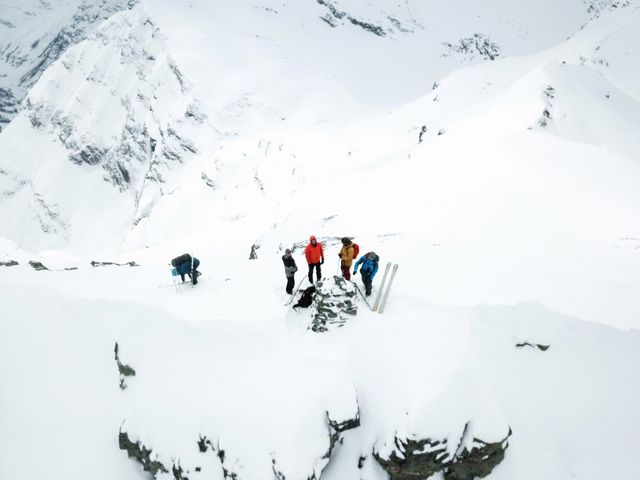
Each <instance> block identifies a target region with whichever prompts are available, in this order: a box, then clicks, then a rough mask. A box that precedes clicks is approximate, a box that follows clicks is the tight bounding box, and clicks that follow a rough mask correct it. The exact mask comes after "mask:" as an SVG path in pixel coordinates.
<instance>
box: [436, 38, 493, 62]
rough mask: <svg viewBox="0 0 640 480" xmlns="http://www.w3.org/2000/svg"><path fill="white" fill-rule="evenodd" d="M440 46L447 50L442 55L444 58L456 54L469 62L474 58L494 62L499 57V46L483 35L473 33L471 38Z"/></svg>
mask: <svg viewBox="0 0 640 480" xmlns="http://www.w3.org/2000/svg"><path fill="white" fill-rule="evenodd" d="M442 45H444V46H445V47H446V49H447V51H446V52H445V53H444V54H443V56H445V57H448V56H450V55H452V54H454V53H457V54H459V55H462V56H464V57H466V58H467V59H469V60H471V59H473V58H475V57H476V56H480V57H481V58H484V59H488V60H495V59H496V58H498V57H499V56H500V46H499V45H498V44H497V43H495V42H493V41H491V39H490V38H489V37H488V36H487V35H485V34H483V33H474V34H473V35H472V36H471V37H465V38H461V39H460V40H458V42H457V43H449V42H444V43H443V44H442Z"/></svg>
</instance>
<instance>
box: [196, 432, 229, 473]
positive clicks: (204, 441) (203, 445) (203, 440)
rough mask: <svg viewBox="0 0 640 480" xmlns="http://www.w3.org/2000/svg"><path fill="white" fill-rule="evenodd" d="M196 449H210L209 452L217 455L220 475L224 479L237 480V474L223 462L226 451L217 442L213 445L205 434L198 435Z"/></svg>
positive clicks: (203, 451) (202, 451)
mask: <svg viewBox="0 0 640 480" xmlns="http://www.w3.org/2000/svg"><path fill="white" fill-rule="evenodd" d="M198 449H199V450H200V453H206V452H207V451H209V449H210V450H211V452H212V453H214V454H215V455H216V456H217V457H218V459H219V460H220V465H221V466H222V476H223V477H224V478H225V480H227V479H229V480H238V475H237V474H236V473H235V472H232V471H231V470H229V467H228V466H227V465H226V464H225V459H226V458H227V457H226V453H225V451H224V450H223V449H222V448H220V444H219V443H218V444H217V445H216V446H215V447H214V445H213V442H212V441H211V440H209V439H208V438H207V436H206V435H200V438H199V439H198Z"/></svg>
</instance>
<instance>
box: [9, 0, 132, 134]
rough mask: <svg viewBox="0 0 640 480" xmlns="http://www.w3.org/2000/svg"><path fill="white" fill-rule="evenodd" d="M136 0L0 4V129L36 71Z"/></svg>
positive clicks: (37, 75) (32, 0)
mask: <svg viewBox="0 0 640 480" xmlns="http://www.w3.org/2000/svg"><path fill="white" fill-rule="evenodd" d="M136 3H138V0H99V1H89V0H64V1H57V2H54V3H51V2H46V1H40V0H26V1H20V2H5V3H3V4H2V5H0V131H2V129H3V128H4V127H5V126H6V124H7V123H8V122H10V121H11V119H12V118H13V117H14V116H15V114H16V113H17V111H18V109H19V105H20V103H21V101H22V99H23V98H24V96H25V95H26V93H27V92H28V90H29V89H30V88H31V87H32V86H33V85H34V84H35V83H36V81H37V80H38V79H39V78H40V76H41V75H42V73H43V72H44V71H45V70H46V69H47V68H48V67H49V65H51V64H52V63H53V62H54V61H56V60H57V59H58V58H60V56H62V54H63V53H64V52H65V51H66V50H67V49H68V48H69V47H70V46H72V45H75V44H76V43H78V42H80V41H82V40H84V39H85V38H86V37H87V36H88V35H89V34H90V33H91V32H93V31H94V30H95V28H96V27H97V26H98V25H99V24H100V23H102V22H103V21H104V20H106V19H107V18H109V17H110V16H112V15H113V14H115V13H117V12H120V11H122V10H125V9H128V8H132V7H133V5H135V4H136Z"/></svg>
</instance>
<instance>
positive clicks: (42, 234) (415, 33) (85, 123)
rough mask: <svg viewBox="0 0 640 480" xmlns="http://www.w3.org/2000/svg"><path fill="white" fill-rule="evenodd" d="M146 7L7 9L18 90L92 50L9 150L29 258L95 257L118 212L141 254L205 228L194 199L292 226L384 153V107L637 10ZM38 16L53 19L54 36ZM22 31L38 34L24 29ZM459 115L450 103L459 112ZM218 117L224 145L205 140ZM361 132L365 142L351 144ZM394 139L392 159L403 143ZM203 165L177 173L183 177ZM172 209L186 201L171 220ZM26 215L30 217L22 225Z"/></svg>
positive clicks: (157, 2) (40, 97) (19, 122)
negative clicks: (319, 184)
mask: <svg viewBox="0 0 640 480" xmlns="http://www.w3.org/2000/svg"><path fill="white" fill-rule="evenodd" d="M134 3H135V2H132V1H129V2H124V1H119V2H118V1H108V2H107V1H103V2H99V3H91V2H78V1H76V2H71V1H70V2H68V3H65V4H63V5H61V6H60V9H59V10H56V12H57V13H56V14H55V16H54V12H53V11H52V8H51V7H50V6H48V5H47V4H44V3H33V5H26V6H23V7H22V8H21V9H18V8H10V7H9V6H7V7H5V16H6V18H9V20H6V22H5V24H3V25H4V27H5V34H6V35H7V36H6V40H5V44H6V45H7V47H6V48H5V51H6V52H13V53H11V54H10V55H9V53H7V54H6V55H5V57H6V58H7V60H6V61H7V62H12V64H11V66H10V68H9V67H7V74H6V80H7V82H9V83H8V84H7V85H9V84H10V83H11V82H13V83H14V84H15V79H18V78H19V79H20V81H19V82H18V84H17V85H22V83H24V86H25V88H27V87H28V86H31V85H32V83H33V82H34V81H35V80H36V79H37V78H39V77H40V75H41V72H42V70H43V69H45V68H46V67H48V66H49V64H50V63H51V62H53V60H55V59H57V58H58V57H60V55H61V54H62V52H63V51H64V50H66V49H67V47H68V46H69V45H71V44H73V43H75V42H78V41H81V44H80V45H77V46H76V47H74V48H72V49H70V50H69V51H67V53H66V54H65V55H64V56H63V57H62V58H60V59H59V61H57V62H55V63H54V64H53V65H52V66H51V68H49V70H48V71H47V72H46V75H44V76H43V77H42V78H41V80H40V81H39V82H38V84H37V85H35V87H34V88H33V89H32V91H31V92H30V93H29V96H28V97H27V99H26V100H25V102H24V111H23V112H22V113H21V115H20V116H19V117H18V118H17V119H16V121H15V122H14V124H15V125H13V126H12V129H10V130H8V131H7V132H6V135H2V138H0V170H1V171H2V172H4V173H2V174H1V175H2V177H1V178H0V181H2V182H3V184H4V185H5V186H4V187H3V190H4V192H5V195H4V196H5V200H4V204H5V208H3V211H4V212H3V214H0V225H2V226H1V227H0V232H1V233H2V234H3V235H5V236H8V237H11V238H13V239H15V240H18V241H19V242H21V243H22V244H23V245H25V246H28V247H30V248H42V247H46V246H48V247H51V246H64V245H73V248H79V249H83V250H91V249H95V248H96V238H95V231H96V229H95V228H94V225H95V223H94V222H95V219H97V218H98V217H100V216H102V215H106V216H107V218H110V219H113V220H114V221H111V222H110V223H111V224H112V225H113V228H112V229H109V232H110V233H109V235H105V234H106V232H103V234H102V235H101V236H100V238H101V239H102V242H101V244H102V245H103V246H104V248H107V245H111V246H115V245H120V244H121V243H122V242H125V248H132V247H140V246H146V245H148V244H149V243H158V242H162V241H170V240H171V239H173V238H175V237H176V236H177V232H176V230H175V229H167V228H166V227H163V225H167V224H172V225H175V224H177V223H178V222H179V223H180V224H181V225H184V229H185V230H189V231H193V230H194V229H198V228H200V226H201V224H202V221H203V218H202V216H201V215H194V214H193V213H185V211H189V210H190V207H192V206H193V205H195V204H197V205H201V206H203V207H204V208H206V209H207V210H208V211H210V212H212V214H213V217H214V218H215V217H218V216H219V215H218V212H220V213H221V215H222V216H223V220H231V221H235V220H237V219H241V218H246V217H247V213H246V212H244V210H246V207H247V205H249V203H259V204H260V205H261V206H263V207H264V208H260V209H259V210H260V211H262V212H264V211H266V210H267V209H268V208H269V209H271V210H273V209H278V210H279V211H278V212H276V217H277V218H286V217H287V216H288V215H289V213H290V212H287V211H286V208H283V205H285V203H284V202H286V201H287V200H288V199H289V198H290V195H291V194H292V192H293V190H294V188H293V187H290V185H293V184H295V183H296V182H299V181H300V180H301V179H304V178H307V179H310V178H313V177H315V176H317V171H318V170H317V168H316V166H317V165H318V164H321V165H322V166H323V167H322V169H323V170H324V169H327V168H336V166H334V165H333V160H338V159H339V161H340V162H339V165H337V168H340V169H341V168H342V165H340V163H345V162H343V159H344V158H347V159H351V158H355V155H357V154H358V152H365V151H369V152H372V153H373V152H374V149H372V148H370V146H371V145H379V142H377V141H376V140H375V139H371V138H367V130H366V129H364V128H358V126H360V125H363V124H364V123H367V124H369V123H370V118H371V117H372V116H374V117H375V118H377V119H378V120H379V121H380V122H381V123H380V125H379V126H378V127H379V128H384V129H387V128H388V127H389V123H388V119H385V118H384V114H382V115H381V114H380V112H381V111H382V112H385V113H386V112H389V111H394V110H397V109H398V107H399V106H401V105H404V104H407V103H411V102H415V101H416V99H418V98H421V97H423V96H424V95H425V93H427V92H428V91H429V89H430V88H432V85H436V83H437V82H438V81H440V80H441V79H442V77H444V76H446V75H447V74H448V73H449V72H451V71H454V70H456V69H458V68H460V67H461V66H464V65H469V64H475V63H478V62H482V61H491V60H496V59H500V58H503V57H510V56H513V55H521V54H526V53H530V52H535V51H539V50H540V49H542V48H546V47H549V46H551V45H553V44H555V43H557V42H560V41H562V40H564V39H565V38H566V37H568V36H570V35H572V34H574V33H575V32H576V31H578V30H579V28H580V27H581V26H582V25H584V24H585V23H587V22H588V21H589V20H590V19H591V18H595V17H597V16H599V15H601V13H602V12H603V11H606V10H611V9H615V8H618V7H619V8H622V6H624V5H626V3H625V4H621V3H620V2H598V3H597V4H593V5H591V4H589V5H585V4H584V3H583V2H579V1H574V2H565V3H564V4H563V5H562V6H561V7H558V6H557V5H555V4H554V2H551V1H547V2H542V3H540V2H536V3H535V4H533V3H532V4H526V5H518V6H514V5H512V4H511V3H509V2H493V3H491V4H488V5H479V4H477V2H469V1H468V0H459V1H458V2H457V3H456V4H455V5H447V6H446V7H444V6H442V5H440V4H439V3H437V2H408V1H405V2H401V3H397V2H390V1H382V0H381V1H378V2H375V3H374V4H372V3H371V2H364V1H358V2H348V3H346V2H337V1H329V0H327V1H325V0H322V1H316V2H310V3H296V4H294V5H288V4H279V3H277V2H273V4H268V3H267V4H264V5H263V4H255V3H254V2H251V1H243V2H233V3H227V4H225V3H217V4H211V3H210V2H205V1H201V0H196V1H194V2H192V3H191V4H190V5H189V7H188V8H186V7H185V6H184V5H181V4H175V2H166V1H164V0H147V1H145V2H144V4H141V5H140V6H138V7H135V6H134ZM614 7H615V8H614ZM551 10H553V11H554V15H553V16H552V18H549V11H551ZM118 11H121V13H119V14H116V13H115V12H118ZM34 12H35V13H34ZM144 12H149V14H150V16H149V15H148V14H147V13H144ZM32 13H33V15H32ZM21 16H22V17H25V16H28V17H29V18H30V19H32V20H33V21H34V22H35V21H36V20H35V19H39V20H38V21H39V22H40V23H38V24H37V25H36V26H37V27H38V28H35V27H34V28H31V27H30V25H31V24H29V22H25V21H22V20H20V19H21V18H22V17H21ZM107 17H110V20H108V21H107V22H106V23H104V24H103V25H101V26H98V24H99V23H100V22H101V21H102V20H103V19H105V18H107ZM68 18H71V20H68ZM11 19H13V20H11ZM30 21H31V20H30ZM22 26H24V29H25V30H24V32H23V30H21V29H20V30H19V32H23V33H24V35H22V36H20V35H17V36H16V35H13V33H14V32H13V31H11V32H9V31H10V30H11V29H14V30H15V29H18V28H19V27H20V28H22ZM27 27H29V28H27ZM96 28H97V29H98V30H97V31H96V33H91V32H93V31H94V30H95V29H96ZM25 32H29V34H28V35H27V33H25ZM51 32H57V33H55V35H54V34H53V33H51ZM16 33H17V32H16ZM34 36H35V37H37V38H35V37H34ZM32 37H33V38H32ZM49 37H51V38H49ZM18 39H22V40H21V41H20V43H16V42H17V41H18ZM45 39H48V40H47V41H46V42H45ZM83 39H84V40H83ZM45 43H46V44H47V45H48V47H47V48H46V49H45V51H44V52H43V53H42V55H38V56H33V58H32V56H29V55H27V54H26V53H24V52H23V50H25V48H26V47H24V45H28V44H29V45H36V46H37V45H44V44H45ZM14 47H15V48H14ZM21 52H22V53H21ZM34 55H35V54H34ZM18 58H19V59H21V60H20V61H18V60H16V59H18ZM35 58H38V62H35V60H34V59H35ZM496 76H498V75H496ZM12 79H13V80H12ZM7 88H8V89H9V90H7V91H10V90H11V88H13V87H11V88H9V87H7ZM21 88H22V87H21ZM460 88H461V89H462V90H465V89H467V88H468V86H467V85H460ZM11 92H13V93H9V94H8V95H10V96H12V97H15V98H17V99H19V98H21V95H22V94H17V93H15V92H14V91H13V90H11ZM461 94H462V92H457V94H456V95H461ZM536 95H538V92H536ZM11 101H12V100H6V101H5V103H6V104H7V105H9V104H10V103H11ZM450 101H454V100H450ZM576 101H578V102H579V100H576ZM450 106H451V104H450V103H449V102H443V104H442V109H443V110H444V109H447V108H450ZM435 107H436V109H437V106H435ZM8 108H9V107H8ZM430 110H433V106H430V107H429V108H428V109H427V110H425V112H428V111H430ZM541 114H542V112H541ZM425 116H426V117H428V116H429V113H425ZM396 117H399V115H396ZM207 118H208V119H210V121H211V122H212V123H213V124H215V125H216V127H217V128H219V129H220V131H221V132H222V135H218V134H217V133H216V132H215V131H214V130H213V129H212V128H211V127H206V128H205V127H204V126H205V125H206V124H207V120H206V119H207ZM400 122H402V123H406V122H404V120H400ZM423 126H425V124H424V123H418V124H417V125H411V126H409V128H410V129H416V128H417V129H421V128H422V127H423ZM201 127H202V128H201ZM441 128H444V126H443V127H441ZM345 129H347V130H348V131H350V132H351V134H352V136H357V137H359V140H358V141H357V142H356V141H354V140H353V138H347V137H346V136H345V135H343V134H342V133H343V132H344V131H345ZM438 131H439V130H438ZM254 135H259V138H255V137H254ZM27 138H28V139H30V140H29V141H24V139H27ZM225 138H226V139H227V141H225V140H223V139H225ZM384 138H385V141H386V144H385V145H384V146H383V149H384V150H388V149H389V148H391V149H396V147H395V146H392V145H395V144H397V143H398V141H400V142H402V141H403V139H402V138H391V137H390V136H389V135H385V136H384ZM338 139H339V140H338ZM612 142H613V143H618V139H612ZM624 142H627V140H623V143H624ZM198 143H199V145H197V144H198ZM390 146H391V147H390ZM627 147H629V146H628V145H627V146H626V147H621V148H627ZM630 147H631V148H633V144H632V145H631V146H630ZM613 148H614V150H615V149H617V148H618V147H617V146H615V147H613ZM45 149H46V151H47V154H46V158H45V156H44V155H43V151H44V150H45ZM627 150H628V148H627ZM276 151H277V152H278V158H275V157H273V155H272V154H273V153H274V152H276ZM269 152H271V153H269ZM191 157H195V158H194V161H191V162H189V163H190V164H189V166H185V167H186V168H185V169H180V171H181V173H178V172H177V170H176V168H175V167H176V166H177V165H178V164H182V163H184V162H185V161H186V160H188V159H189V158H191ZM260 157H263V158H264V159H263V160H261V161H260V162H259V165H258V164H256V162H257V158H260ZM368 158H369V159H370V160H371V159H375V158H376V154H375V153H373V155H369V156H368ZM349 164H350V165H352V164H351V163H349ZM54 165H56V166H55V167H54ZM74 167H76V168H74ZM171 169H173V173H172V174H171V175H168V172H169V171H170V170H171ZM45 172H46V173H45ZM90 172H93V173H90ZM292 172H293V174H291V173H292ZM290 174H291V175H290ZM86 175H89V176H90V177H92V178H94V177H95V178H97V177H98V176H100V175H102V178H103V179H104V180H106V182H107V183H108V184H110V185H113V187H114V188H115V191H112V190H111V189H109V188H105V185H98V186H96V188H97V189H98V190H101V191H102V190H104V193H101V194H100V195H95V194H92V195H89V197H87V198H85V197H83V201H78V200H80V198H79V197H78V196H75V195H74V196H73V197H74V198H73V200H68V199H66V198H65V197H67V196H68V195H67V194H66V192H64V190H65V189H61V188H60V184H61V181H62V179H64V183H65V184H68V183H69V182H68V179H69V178H76V179H77V180H74V182H73V183H74V187H73V188H72V189H74V190H77V189H78V188H80V189H85V187H84V185H85V184H86V183H87V180H86V178H85V176H86ZM36 177H37V180H35V183H34V178H36ZM289 177H291V178H290V179H289ZM284 178H288V180H289V181H286V182H283V179H284ZM94 180H95V179H93V180H91V181H90V182H89V183H91V184H93V182H94ZM78 184H82V185H83V186H80V185H78ZM50 185H51V187H50ZM283 186H284V187H283ZM179 187H181V188H179ZM92 189H93V187H91V188H86V191H87V192H88V191H92ZM61 190H62V192H61ZM118 191H119V192H124V194H123V195H121V194H119V193H118ZM18 192H22V194H19V193H18ZM274 192H275V195H274ZM174 193H175V194H176V195H173V194H174ZM88 198H91V200H90V201H87V200H88ZM94 199H98V200H97V201H93V200H94ZM101 199H108V201H105V202H103V201H102V200H101ZM163 199H165V200H169V199H170V201H169V202H168V203H170V206H164V205H163V206H161V207H160V208H156V207H157V206H158V205H159V203H161V202H162V200H163ZM232 199H236V200H237V202H236V203H232V208H231V209H229V208H222V207H221V205H222V203H221V200H225V201H227V200H232ZM165 203H166V202H165ZM243 205H244V206H243ZM21 209H22V210H26V211H27V212H29V214H27V215H22V214H16V213H15V212H16V211H20V210H21ZM154 210H155V211H156V215H155V216H153V215H152V212H153V211H154ZM176 215H181V217H180V220H178V219H177V218H175V216H176ZM327 216H328V215H327ZM152 217H154V218H152ZM183 217H184V218H183ZM259 218H260V219H262V220H265V221H266V219H267V218H268V215H267V216H265V215H262V214H261V215H260V217H259ZM80 219H82V220H80ZM206 221H207V223H208V224H211V223H212V222H211V221H210V220H209V219H208V218H207V219H206ZM259 228H261V229H262V227H259Z"/></svg>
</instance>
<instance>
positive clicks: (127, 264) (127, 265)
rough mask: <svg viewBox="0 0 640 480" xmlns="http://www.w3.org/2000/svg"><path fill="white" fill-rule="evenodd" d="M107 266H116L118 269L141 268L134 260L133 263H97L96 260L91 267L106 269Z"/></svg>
mask: <svg viewBox="0 0 640 480" xmlns="http://www.w3.org/2000/svg"><path fill="white" fill-rule="evenodd" d="M107 265H115V266H117V267H139V266H140V265H138V264H137V263H136V262H134V261H133V260H132V261H131V262H127V263H116V262H97V261H95V260H92V261H91V266H92V267H105V266H107Z"/></svg>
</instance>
